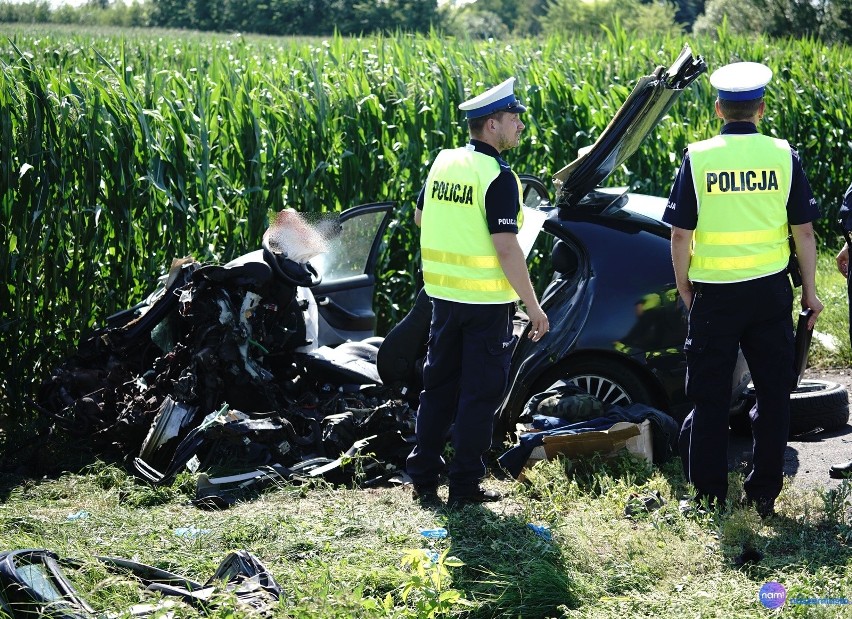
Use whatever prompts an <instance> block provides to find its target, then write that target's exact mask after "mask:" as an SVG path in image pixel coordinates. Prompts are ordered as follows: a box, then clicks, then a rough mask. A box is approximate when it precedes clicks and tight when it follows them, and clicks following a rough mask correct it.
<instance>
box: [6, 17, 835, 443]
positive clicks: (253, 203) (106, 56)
mask: <svg viewBox="0 0 852 619" xmlns="http://www.w3.org/2000/svg"><path fill="white" fill-rule="evenodd" d="M3 33H4V34H5V37H4V43H3V44H2V47H0V63H2V69H3V71H2V76H0V235H1V236H0V238H1V239H2V243H3V247H4V251H3V252H2V254H0V272H2V277H3V281H2V284H0V307H2V316H0V364H2V365H1V366H0V428H3V427H5V428H7V429H8V428H14V427H18V429H20V427H21V426H22V424H26V423H27V420H28V418H29V417H30V415H29V414H28V413H27V406H26V402H27V401H28V398H29V397H31V396H32V394H33V393H34V391H35V390H36V389H37V385H38V383H39V382H40V381H41V380H42V379H43V378H44V376H45V374H46V373H47V372H48V371H49V370H50V367H52V365H53V364H55V363H56V362H57V360H59V359H60V358H62V357H64V356H66V355H68V354H69V353H70V352H71V351H73V349H74V347H75V345H76V343H77V342H78V341H79V339H80V337H82V336H83V335H84V334H85V333H86V332H87V331H88V330H89V329H91V327H92V326H93V325H95V324H102V321H103V319H104V318H105V317H106V316H108V315H109V314H111V313H112V312H114V311H116V310H118V309H121V308H124V307H127V306H129V305H132V304H134V303H136V302H138V301H139V300H141V299H142V298H144V296H145V295H146V294H147V293H148V292H149V291H150V290H151V289H152V288H153V286H154V283H155V282H156V279H157V277H158V276H160V275H161V274H163V273H164V271H165V270H166V269H167V268H168V265H169V264H170V263H171V261H172V259H174V258H177V257H182V256H186V255H191V256H193V257H195V258H196V259H198V260H200V261H205V262H211V261H216V262H220V261H226V260H229V259H231V258H233V257H235V256H237V255H240V254H242V253H245V252H246V251H249V250H252V249H255V248H257V247H258V246H259V243H260V239H261V235H262V233H263V231H264V230H265V228H266V225H267V222H268V217H269V214H270V213H271V212H274V211H278V210H280V209H282V208H285V207H292V208H295V209H297V210H299V211H301V212H305V213H322V212H329V211H338V210H341V209H344V208H347V207H349V206H354V205H356V204H360V203H366V202H371V201H376V200H393V201H395V202H396V203H397V205H398V206H397V221H396V223H395V224H394V226H393V227H392V233H393V234H392V235H391V237H390V239H389V241H388V244H387V246H386V247H385V250H384V254H383V259H382V261H381V265H380V272H379V273H378V274H377V275H378V277H379V287H378V292H377V299H376V307H377V310H378V314H379V316H380V323H381V324H383V325H391V324H393V323H395V322H396V321H398V320H399V319H400V318H401V317H402V316H403V315H404V313H405V312H406V311H407V309H408V307H409V305H410V303H411V300H412V299H413V294H414V281H415V280H414V273H415V272H416V268H417V264H418V255H417V244H416V239H417V236H416V232H415V230H414V226H413V224H412V217H411V215H412V209H413V203H414V199H415V198H416V195H417V192H418V191H419V188H420V186H421V184H422V183H423V181H424V180H425V176H426V172H427V170H428V166H429V163H430V161H431V160H432V158H433V157H434V155H435V154H436V153H437V151H438V150H440V149H441V148H444V147H448V146H455V145H458V144H461V143H463V142H464V141H465V140H466V137H467V129H466V126H465V124H464V121H463V118H462V116H461V115H460V114H459V112H458V110H457V106H458V104H459V103H460V102H461V101H463V100H464V99H466V98H468V97H469V96H471V94H475V93H476V92H477V91H481V90H482V89H484V88H485V87H487V86H491V85H494V84H496V83H498V82H500V81H502V80H504V79H505V78H506V77H509V76H512V75H514V76H516V77H517V78H518V81H517V83H516V93H517V94H518V95H519V98H520V99H521V100H522V101H523V102H524V103H525V104H526V105H527V106H528V108H529V110H530V111H529V112H528V113H527V114H526V115H525V116H524V122H525V123H526V124H527V129H526V131H525V133H524V137H523V139H522V142H521V145H520V146H519V147H518V148H517V149H515V150H513V151H511V152H510V153H508V155H507V159H508V160H509V161H510V163H511V164H512V165H513V167H514V169H515V170H516V171H518V172H525V173H531V174H536V175H538V176H541V177H543V178H549V176H550V175H551V173H552V172H555V171H556V170H557V169H559V168H560V167H562V166H563V165H564V164H566V163H567V162H569V161H571V160H572V159H574V158H575V157H576V154H577V151H578V148H580V147H582V146H586V145H588V144H591V143H592V142H593V141H594V140H595V138H596V137H597V135H599V134H600V133H601V131H602V130H603V129H604V128H605V127H606V125H607V123H608V122H609V120H610V119H611V118H612V116H613V114H614V112H615V111H616V109H617V108H618V107H619V106H620V105H621V103H622V102H623V100H624V99H625V98H626V97H627V95H628V93H629V92H630V89H631V88H632V84H633V83H634V81H635V80H636V79H637V78H638V77H639V76H641V75H644V74H647V73H648V72H650V71H651V70H652V69H653V68H654V67H655V66H657V65H668V64H669V63H670V62H671V61H672V60H673V59H674V58H675V57H676V56H677V54H678V52H679V51H680V49H681V47H682V46H683V44H684V42H685V41H684V40H675V39H647V40H635V39H632V38H631V37H628V35H627V34H626V33H624V32H618V31H616V32H614V33H610V34H609V35H608V36H607V37H605V38H599V39H591V38H549V39H535V40H518V41H512V42H506V41H502V42H500V41H486V42H470V41H459V40H446V39H442V38H439V37H438V36H436V35H431V36H407V35H400V36H398V37H388V38H362V39H347V38H342V37H335V38H331V39H327V40H308V39H275V38H262V37H244V36H239V35H234V36H215V35H203V36H202V35H198V34H192V33H175V32H145V31H132V32H131V31H125V32H122V31H112V32H110V31H105V32H78V31H71V30H65V29H61V28H53V29H48V30H43V31H36V30H34V29H33V28H32V27H30V28H28V29H27V30H22V29H21V30H14V29H11V28H9V27H7V28H6V29H5V30H4V31H3ZM688 42H689V43H690V44H691V46H692V48H693V51H694V52H695V53H696V54H701V55H703V56H704V58H705V59H706V60H707V63H708V65H709V66H710V68H711V70H712V69H713V68H715V67H718V66H720V65H722V64H724V63H727V62H730V61H736V60H751V61H760V62H765V63H767V64H768V65H770V66H771V67H772V68H773V69H774V70H775V72H776V76H775V79H774V80H773V82H772V83H771V85H770V88H769V91H768V94H767V115H766V117H765V119H764V121H763V123H762V125H761V128H762V130H763V131H764V132H766V133H770V134H773V135H777V136H781V137H785V138H787V139H788V140H789V141H790V142H791V143H792V144H793V145H794V146H795V147H796V148H798V149H799V150H800V153H801V154H802V157H803V161H804V165H805V169H806V172H807V173H808V175H809V177H810V179H811V183H812V185H813V189H814V192H815V194H816V196H817V199H818V201H819V202H820V204H821V206H822V208H823V212H824V213H825V215H826V217H825V219H824V221H822V222H821V224H820V227H819V233H820V235H821V238H822V240H823V242H824V243H827V244H830V245H833V244H835V243H836V233H835V230H834V225H833V223H832V222H833V219H834V214H835V213H836V210H837V207H838V205H839V201H840V198H841V196H842V193H843V190H844V189H845V188H846V186H847V185H848V183H849V180H850V166H849V165H848V164H849V157H848V155H847V153H848V152H849V150H850V128H852V127H850V125H852V111H850V108H849V101H852V92H850V89H852V52H850V50H849V49H848V48H846V47H826V46H824V45H822V44H819V43H816V42H808V41H804V42H803V41H770V40H767V39H762V38H757V39H752V40H748V39H744V38H737V37H733V36H728V35H727V34H726V33H725V32H720V33H719V35H718V39H717V40H710V39H696V40H690V41H688ZM714 97H715V93H714V92H713V91H712V89H711V87H710V84H709V81H708V80H707V79H706V78H701V79H700V80H699V81H698V82H697V84H695V85H693V86H692V87H691V89H690V91H689V92H687V93H685V94H684V95H683V97H682V98H681V99H680V100H679V101H678V102H677V103H676V104H675V106H674V108H673V109H672V111H671V113H670V116H669V117H668V118H666V119H664V121H663V122H662V123H661V124H660V126H659V127H657V129H656V131H655V133H654V135H653V136H652V137H651V138H649V139H648V140H646V141H645V143H644V144H643V146H642V149H641V151H640V152H639V153H637V154H636V155H635V156H633V157H632V158H631V159H630V160H629V161H628V165H627V166H626V167H624V168H622V169H621V170H619V171H618V172H617V173H616V174H615V175H614V176H613V178H611V179H609V181H608V184H620V185H624V184H630V185H634V186H635V187H636V189H637V190H639V191H642V192H646V193H652V194H657V195H667V192H668V189H669V186H670V183H671V181H672V179H673V177H674V174H675V171H676V166H677V165H678V162H679V161H680V156H681V151H682V149H683V148H684V147H685V146H686V145H687V144H688V143H689V142H690V141H694V140H696V139H703V138H705V137H709V136H710V135H712V134H714V133H716V132H717V131H718V128H719V124H718V121H717V120H716V119H715V116H714V114H713V99H714ZM0 436H1V435H0Z"/></svg>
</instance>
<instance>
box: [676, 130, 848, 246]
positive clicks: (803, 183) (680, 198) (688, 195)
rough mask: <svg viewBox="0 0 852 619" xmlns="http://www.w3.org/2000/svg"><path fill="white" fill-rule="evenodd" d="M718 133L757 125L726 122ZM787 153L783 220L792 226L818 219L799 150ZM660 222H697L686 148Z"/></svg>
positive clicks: (688, 226) (688, 225) (689, 225)
mask: <svg viewBox="0 0 852 619" xmlns="http://www.w3.org/2000/svg"><path fill="white" fill-rule="evenodd" d="M721 133H722V135H725V134H749V133H757V127H756V126H755V125H754V123H750V122H729V123H726V124H725V126H724V127H722V132H721ZM790 152H791V153H792V154H793V179H792V184H791V185H790V196H789V198H788V200H787V221H788V222H789V223H790V224H793V225H800V224H806V223H808V222H811V221H814V220H815V219H819V216H820V212H819V207H818V206H817V203H816V199H815V198H814V194H813V192H812V191H811V184H810V183H809V182H808V179H807V177H806V176H805V171H804V169H803V168H802V162H801V160H800V159H799V153H797V152H796V151H795V150H793V149H790ZM847 197H848V196H847ZM663 221H664V222H666V223H667V224H669V225H671V226H675V227H676V228H682V229H684V230H695V226H697V225H698V199H697V197H696V194H695V185H694V184H693V182H692V165H691V164H690V162H689V150H686V151H684V155H683V165H681V167H680V170H679V171H678V173H677V177H676V178H675V182H674V185H673V186H672V191H671V194H670V195H669V203H668V204H667V205H666V212H665V213H664V214H663Z"/></svg>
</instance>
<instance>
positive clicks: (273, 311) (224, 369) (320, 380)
mask: <svg viewBox="0 0 852 619" xmlns="http://www.w3.org/2000/svg"><path fill="white" fill-rule="evenodd" d="M390 207H391V205H390V204H377V205H365V206H362V207H355V208H354V209H350V210H349V211H347V213H346V216H345V217H344V216H341V217H340V218H339V219H338V218H334V219H326V220H323V221H320V222H318V223H317V224H316V225H309V224H308V223H307V222H306V221H305V219H304V217H303V216H301V215H299V214H298V213H296V212H295V211H292V210H285V211H282V212H281V213H279V214H278V215H277V218H276V220H275V221H274V223H273V224H272V225H271V226H270V228H269V229H268V230H267V232H266V234H265V236H264V239H263V248H262V249H259V250H257V251H254V252H251V253H249V254H246V255H244V256H242V257H240V258H238V259H237V260H234V261H232V262H230V263H228V264H226V265H224V266H220V265H210V264H201V263H199V262H196V261H194V260H191V259H186V260H176V261H175V262H174V263H173V264H172V266H171V269H170V270H169V273H168V275H167V276H166V277H165V278H164V279H163V281H162V282H161V285H160V287H159V288H158V289H157V291H155V292H154V293H153V294H152V295H151V296H150V297H149V298H148V299H147V300H145V301H144V302H142V303H140V304H139V305H137V306H136V307H134V308H132V309H130V310H126V311H123V312H119V313H118V314H115V315H113V316H111V317H110V318H109V319H108V320H107V325H106V326H105V327H103V328H100V329H97V330H96V331H95V332H94V333H93V334H92V335H91V336H90V337H89V338H87V339H86V340H85V341H84V342H83V343H82V344H81V345H80V346H79V349H78V351H77V353H76V354H75V355H74V356H73V357H71V358H70V359H68V360H67V361H66V362H65V363H64V364H63V365H62V366H60V367H59V368H57V369H56V370H55V371H54V372H53V374H52V376H51V377H50V378H49V379H48V380H46V381H45V382H44V383H43V385H42V388H41V392H40V394H39V407H40V410H42V411H43V412H44V413H46V414H49V415H51V416H52V417H53V419H54V422H55V424H56V426H57V427H58V428H60V429H61V431H63V432H65V433H68V434H69V435H71V436H74V437H80V439H81V440H84V441H86V442H87V443H88V444H89V445H90V446H91V447H92V448H93V450H94V451H95V452H97V453H100V454H104V455H105V456H107V457H111V458H114V459H118V460H121V459H125V460H126V459H127V458H126V456H128V455H130V456H132V457H131V458H130V459H129V461H128V464H129V468H131V470H132V472H134V474H136V475H137V476H139V477H141V478H143V479H145V480H147V481H149V482H151V483H153V484H167V483H170V482H171V481H172V480H174V478H175V475H176V474H177V473H179V472H180V471H181V470H183V469H184V468H185V467H186V468H189V469H190V470H191V471H204V472H205V474H204V475H203V476H200V477H199V485H198V497H197V499H198V505H199V506H201V507H211V508H216V507H226V506H228V505H229V504H230V503H231V502H232V501H233V499H234V497H233V495H232V493H229V492H228V490H229V489H231V490H233V489H236V488H240V487H244V486H246V485H249V484H252V483H257V482H261V481H268V480H270V479H278V480H280V479H294V478H301V479H310V478H314V477H323V478H326V479H329V480H332V481H337V482H346V481H352V480H353V479H354V476H355V475H356V471H357V475H358V477H359V479H358V481H359V483H361V484H373V483H377V482H379V481H382V480H386V479H388V478H389V477H391V476H393V475H394V474H397V473H399V472H400V469H401V468H402V463H403V462H404V458H405V456H406V455H407V454H408V452H409V451H410V445H409V444H408V442H407V437H409V436H411V435H412V433H413V429H414V416H415V411H414V409H413V408H412V406H411V404H412V402H411V401H410V397H411V392H407V390H406V383H407V384H414V383H415V382H416V379H412V380H411V381H406V383H404V382H403V381H402V380H398V381H396V382H395V383H394V384H388V385H386V384H384V383H383V381H382V379H381V378H380V376H379V372H378V370H377V357H378V351H379V344H381V342H382V340H383V338H376V337H370V336H372V332H373V328H374V322H375V317H374V316H369V315H366V316H348V317H347V316H344V319H336V313H337V314H340V313H342V312H344V311H345V310H343V309H341V306H340V305H339V304H338V303H336V302H335V300H334V296H333V295H334V293H335V291H334V289H333V288H334V285H335V282H333V281H332V282H331V289H330V290H329V292H327V293H323V296H321V297H319V299H318V297H317V296H315V295H314V294H313V292H312V289H319V288H318V287H319V286H320V284H321V283H322V281H323V278H322V276H321V275H320V274H319V272H318V271H317V269H316V268H315V267H314V266H313V265H312V263H311V261H310V260H311V259H314V258H316V257H317V256H318V255H319V254H320V253H322V252H326V253H328V252H329V251H330V250H331V249H332V248H336V249H334V250H333V251H332V252H331V253H336V254H337V255H343V256H345V257H346V259H352V257H353V255H354V254H356V253H357V251H356V250H357V247H358V242H359V239H360V238H367V235H369V239H370V244H366V245H367V248H366V249H367V257H366V263H367V264H364V265H363V267H364V268H363V269H362V273H361V274H356V276H355V279H357V278H359V277H362V276H363V271H364V269H370V268H371V267H372V262H371V260H372V261H374V255H375V253H376V252H377V251H378V249H379V248H378V247H374V246H373V245H372V242H373V239H374V238H376V237H381V234H376V232H378V231H383V230H384V229H385V228H386V226H387V223H388V219H389V216H390ZM359 216H360V217H359ZM363 218H366V221H367V222H369V223H368V224H364V223H363V222H362V223H360V224H356V225H355V226H351V225H348V224H347V222H350V223H351V222H353V221H359V219H363ZM347 229H348V230H347ZM374 235H375V237H374ZM362 245H365V243H362ZM359 259H360V260H362V262H363V261H364V258H363V257H361V258H359ZM341 260H342V259H341ZM322 262H324V264H325V268H326V271H327V272H329V273H332V274H334V273H336V272H338V271H340V270H341V268H343V270H347V269H348V270H349V271H351V267H348V266H347V265H345V264H344V265H341V264H340V261H338V263H337V264H334V263H331V262H329V259H328V258H326V259H325V260H324V261H322ZM344 267H345V268H344ZM347 279H350V280H351V279H352V277H351V276H347ZM337 281H340V278H338V279H337ZM361 287H362V288H363V289H364V290H365V291H366V292H364V291H361V292H357V294H368V295H369V297H370V298H372V280H371V279H367V280H365V282H364V285H363V286H361ZM346 288H347V291H346V294H354V293H353V292H352V288H353V286H352V285H351V282H350V284H349V285H347V286H346ZM356 288H357V287H356ZM318 302H319V303H322V304H323V308H322V310H325V309H329V310H330V313H329V314H328V319H325V318H324V317H323V315H322V314H321V313H320V312H321V310H320V309H319V308H318ZM337 318H339V317H337ZM346 318H348V320H346ZM427 319H428V316H427ZM427 324H428V323H427ZM420 329H422V326H421V327H420ZM353 335H354V336H355V337H356V338H357V339H354V340H353V339H351V338H352V336H353ZM364 335H368V337H363V336H364ZM421 337H422V336H421V335H418V336H417V338H418V339H420V338H421ZM416 344H417V343H416V342H415V346H414V347H413V349H416V348H417V345H416ZM392 362H393V363H394V364H395V366H397V367H394V368H393V371H391V372H389V373H390V374H391V375H393V376H397V377H399V378H400V379H402V378H403V376H401V375H400V374H399V369H400V367H399V366H398V359H394V360H393V361H392ZM410 369H411V370H412V371H413V369H414V368H413V366H412V367H411V368H410ZM406 378H408V377H406ZM406 394H407V395H408V397H406ZM415 395H416V394H415ZM415 406H416V405H415ZM367 454H369V456H367ZM362 456H363V457H362ZM356 460H357V461H358V462H357V465H356V464H355V461H356ZM234 473H238V474H237V475H236V478H234V476H233V474H234ZM217 474H224V475H225V479H224V480H223V479H220V478H219V477H216V475H217Z"/></svg>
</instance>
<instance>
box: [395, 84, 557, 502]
mask: <svg viewBox="0 0 852 619" xmlns="http://www.w3.org/2000/svg"><path fill="white" fill-rule="evenodd" d="M514 81H515V78H509V79H507V80H506V81H504V82H503V83H502V84H500V85H498V86H495V87H494V88H491V89H490V90H488V91H486V92H484V93H482V94H481V95H479V96H477V97H474V98H473V99H470V100H468V101H465V102H464V103H462V104H461V105H459V109H461V110H463V111H465V112H466V116H467V123H468V130H469V133H470V142H469V143H468V144H467V145H466V146H464V147H461V148H453V149H445V150H442V151H441V152H440V153H438V156H437V157H436V158H435V161H434V162H433V163H432V166H431V168H430V170H429V175H428V177H427V179H426V184H425V186H424V187H423V190H422V191H421V192H420V196H419V198H418V201H417V208H416V210H415V214H414V220H415V223H417V225H419V226H420V227H421V236H420V254H421V259H422V262H423V281H424V288H425V290H426V293H427V294H428V295H429V297H430V298H431V300H432V319H431V325H430V329H429V344H428V352H427V355H426V362H425V364H424V367H423V391H422V392H421V394H420V405H419V408H418V411H417V422H416V428H415V437H416V445H415V447H414V449H413V451H412V452H411V454H410V455H409V456H408V460H407V463H406V469H407V472H408V474H409V476H410V477H411V479H412V481H413V483H414V496H415V498H417V499H420V500H425V501H432V500H435V499H437V487H438V484H439V476H440V475H441V474H442V472H443V470H444V466H445V462H444V459H443V457H442V454H443V452H444V446H445V444H446V442H447V435H448V432H450V428H451V427H452V432H451V437H450V439H451V443H452V447H453V451H454V453H453V456H452V460H451V462H450V465H449V467H448V471H447V475H448V479H449V499H448V505H450V506H451V507H458V506H462V505H465V504H468V503H482V502H487V501H497V500H499V499H500V498H502V497H501V496H500V494H499V493H497V492H494V491H491V490H486V489H484V488H483V487H482V486H481V485H480V482H481V481H482V479H483V478H484V476H485V472H486V469H485V464H484V460H483V458H484V456H485V454H486V452H487V451H488V449H489V448H490V447H491V438H492V433H493V425H494V417H495V413H496V411H497V407H498V406H499V402H500V398H501V396H502V394H503V391H504V389H505V387H506V382H507V380H508V373H509V361H510V358H511V354H512V349H513V348H514V337H513V334H512V318H513V316H514V311H515V302H516V301H517V300H518V298H520V300H521V301H522V302H523V303H524V306H525V309H526V312H527V314H528V316H529V319H530V323H529V337H530V338H531V339H533V340H535V341H538V340H539V339H541V338H542V337H543V336H544V335H545V334H546V333H547V331H548V329H549V324H548V320H547V315H546V314H545V313H544V311H543V310H542V309H541V306H540V305H539V302H538V299H537V298H536V295H535V291H534V290H533V287H532V283H531V282H530V277H529V271H528V270H527V264H526V257H525V256H524V253H523V251H522V250H521V247H520V245H519V243H518V239H517V234H518V230H519V229H520V227H521V226H522V225H523V212H522V210H521V201H520V197H521V184H520V180H519V179H518V177H517V175H516V174H515V173H514V172H513V171H512V169H511V168H510V167H509V165H508V164H507V163H506V161H505V160H504V159H503V158H502V156H501V154H502V153H503V152H504V151H506V150H508V149H510V148H514V147H515V146H517V145H518V143H519V140H520V135H521V132H522V131H523V129H524V124H523V122H521V119H520V116H519V115H520V113H522V112H525V111H526V108H525V107H524V106H523V105H522V104H521V103H520V102H519V101H518V100H517V99H516V98H515V94H514V88H513V86H514Z"/></svg>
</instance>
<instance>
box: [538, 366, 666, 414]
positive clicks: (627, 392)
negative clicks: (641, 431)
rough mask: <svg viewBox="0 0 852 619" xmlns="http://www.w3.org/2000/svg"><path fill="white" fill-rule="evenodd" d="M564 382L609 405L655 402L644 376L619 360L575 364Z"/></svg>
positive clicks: (563, 374)
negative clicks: (619, 362)
mask: <svg viewBox="0 0 852 619" xmlns="http://www.w3.org/2000/svg"><path fill="white" fill-rule="evenodd" d="M560 382H562V383H571V384H574V385H576V386H578V387H579V388H580V389H582V390H583V391H585V392H586V393H589V394H591V395H593V396H595V397H596V398H597V399H599V400H600V401H602V402H604V403H605V404H618V405H620V406H630V405H631V404H634V403H636V402H641V403H643V404H648V405H649V406H652V405H653V402H654V399H653V398H652V397H651V393H650V392H649V391H648V388H647V387H646V386H645V383H643V382H642V379H641V378H639V377H638V376H637V375H636V374H635V373H634V372H632V371H631V370H630V369H628V368H626V367H624V366H623V365H620V364H618V363H612V362H606V361H599V360H590V361H582V362H580V363H576V364H572V365H569V366H567V367H566V369H565V370H563V372H562V378H561V380H560ZM545 389H546V388H545ZM545 389H542V391H544V390H545Z"/></svg>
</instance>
